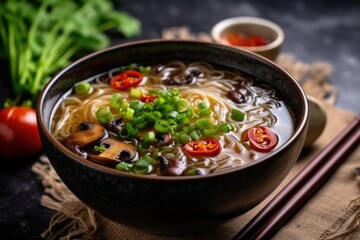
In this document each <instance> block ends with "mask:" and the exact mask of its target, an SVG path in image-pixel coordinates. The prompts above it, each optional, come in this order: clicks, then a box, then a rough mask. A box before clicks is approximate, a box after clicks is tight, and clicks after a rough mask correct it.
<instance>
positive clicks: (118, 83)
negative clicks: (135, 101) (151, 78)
mask: <svg viewBox="0 0 360 240" xmlns="http://www.w3.org/2000/svg"><path fill="white" fill-rule="evenodd" d="M142 78H143V76H142V74H141V73H140V72H138V71H135V70H128V71H125V72H123V73H120V74H119V75H116V76H115V77H113V79H111V81H110V85H111V86H112V87H113V88H115V89H118V90H126V89H128V88H130V87H134V86H137V85H138V84H139V83H140V82H141V80H142Z"/></svg>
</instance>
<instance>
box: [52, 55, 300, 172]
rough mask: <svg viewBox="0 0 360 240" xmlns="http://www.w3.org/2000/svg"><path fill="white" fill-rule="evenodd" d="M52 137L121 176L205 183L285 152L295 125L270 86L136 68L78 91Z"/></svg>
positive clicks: (219, 72) (198, 71)
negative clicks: (201, 178) (199, 178)
mask: <svg viewBox="0 0 360 240" xmlns="http://www.w3.org/2000/svg"><path fill="white" fill-rule="evenodd" d="M51 131H52V133H53V135H54V136H55V137H56V138H57V139H58V140H59V141H61V142H62V143H63V144H64V145H65V146H66V147H67V148H69V149H70V150H71V151H73V152H75V153H76V154H78V155H79V156H81V157H83V158H86V159H88V160H89V161H94V162H97V163H99V164H102V165H107V166H109V167H111V168H116V169H118V170H119V171H126V172H130V173H134V174H151V175H160V176H179V175H206V174H209V173H213V172H218V171H222V170H224V169H228V168H234V167H238V166H241V165H244V164H247V163H249V162H252V161H257V160H258V159H260V158H262V157H264V156H265V155H266V154H269V153H270V152H272V151H274V150H275V149H277V148H279V147H280V146H281V145H282V144H283V143H284V142H286V141H287V140H288V139H289V138H290V137H291V136H292V134H293V131H294V127H293V120H292V117H291V114H290V113H289V111H288V109H287V107H286V106H285V104H284V102H283V101H282V100H281V99H280V97H279V95H278V94H277V93H276V91H275V90H274V89H272V88H271V87H270V86H268V85H266V84H264V83H262V82H261V81H260V80H258V79H255V78H254V77H253V76H251V75H248V74H245V73H243V72H235V71H228V70H226V69H224V68H220V67H215V66H212V65H210V64H208V63H205V62H191V63H185V62H180V61H174V62H170V63H165V64H159V65H153V66H142V65H138V64H131V65H129V66H122V67H120V68H116V69H112V70H111V71H109V72H106V73H104V74H100V75H97V76H94V77H93V78H91V79H86V80H84V82H81V83H78V84H76V85H75V86H74V88H73V89H72V90H71V91H70V92H68V93H67V94H65V95H64V97H63V98H62V99H61V100H60V101H59V104H58V107H57V109H56V111H55V113H54V116H53V122H52V124H51Z"/></svg>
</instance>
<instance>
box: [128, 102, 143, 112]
mask: <svg viewBox="0 0 360 240" xmlns="http://www.w3.org/2000/svg"><path fill="white" fill-rule="evenodd" d="M144 104H145V103H143V102H141V101H137V100H136V101H132V102H131V103H130V104H129V108H132V109H134V110H135V111H140V110H142V108H143V107H144Z"/></svg>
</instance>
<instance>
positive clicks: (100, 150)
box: [93, 146, 106, 152]
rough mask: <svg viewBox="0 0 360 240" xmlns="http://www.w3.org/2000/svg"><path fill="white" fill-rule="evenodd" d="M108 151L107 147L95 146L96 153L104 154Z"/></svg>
mask: <svg viewBox="0 0 360 240" xmlns="http://www.w3.org/2000/svg"><path fill="white" fill-rule="evenodd" d="M105 150H106V147H105V146H94V148H93V151H94V152H103V151H105Z"/></svg>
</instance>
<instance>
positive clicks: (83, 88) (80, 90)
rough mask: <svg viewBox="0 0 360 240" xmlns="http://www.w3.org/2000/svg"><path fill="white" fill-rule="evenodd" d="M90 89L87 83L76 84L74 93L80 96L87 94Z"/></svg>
mask: <svg viewBox="0 0 360 240" xmlns="http://www.w3.org/2000/svg"><path fill="white" fill-rule="evenodd" d="M90 89H91V85H90V83H88V82H78V83H76V84H75V85H74V91H75V92H76V93H77V94H80V95H85V94H88V93H89V92H90Z"/></svg>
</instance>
